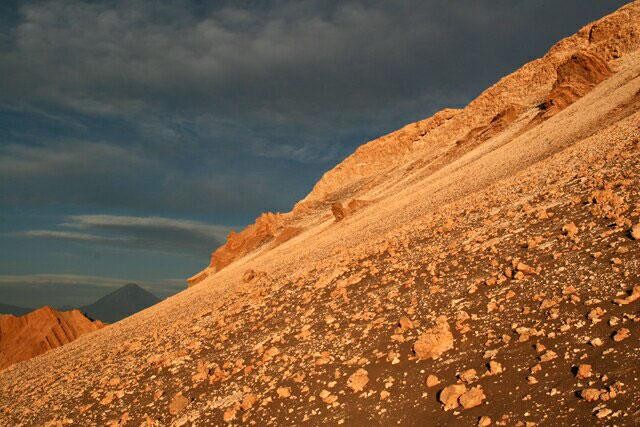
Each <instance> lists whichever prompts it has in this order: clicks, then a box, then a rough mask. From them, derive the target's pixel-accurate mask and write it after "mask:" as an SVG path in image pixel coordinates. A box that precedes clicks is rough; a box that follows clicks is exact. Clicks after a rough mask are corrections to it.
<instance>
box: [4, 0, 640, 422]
mask: <svg viewBox="0 0 640 427" xmlns="http://www.w3.org/2000/svg"><path fill="white" fill-rule="evenodd" d="M639 48H640V2H638V1H637V2H633V3H630V4H629V5H627V6H626V7H623V8H622V9H620V10H618V11H617V12H615V13H613V14H612V15H609V16H606V17H604V18H602V19H601V20H599V21H597V22H594V23H591V24H588V25H586V26H585V27H584V28H583V29H581V30H580V31H579V32H578V33H577V34H576V35H574V36H571V37H569V38H567V39H565V40H562V41H560V42H559V43H558V44H556V45H555V46H554V47H553V48H552V49H551V50H550V51H549V53H548V54H547V55H545V56H544V57H543V58H540V59H538V60H536V61H533V62H531V63H529V64H526V65H524V66H523V67H522V68H521V69H519V70H518V71H516V72H514V73H513V74H511V75H509V76H507V77H505V78H503V79H502V80H500V81H499V82H498V83H496V84H495V85H494V86H493V87H491V88H489V89H488V90H487V91H485V92H484V93H483V94H481V95H480V96H479V97H478V98H477V99H476V100H474V101H472V102H471V103H470V104H469V105H468V106H467V107H466V108H464V109H462V110H444V111H442V112H440V113H438V114H436V115H435V116H433V117H432V118H429V119H426V120H424V121H421V122H418V123H415V124H412V125H409V126H407V127H405V128H403V129H401V130H400V131H397V132H394V133H392V134H390V135H387V136H385V137H382V138H380V139H378V140H375V141H372V142H370V143H368V144H365V145H364V146H363V147H361V148H360V149H358V150H357V151H356V152H355V153H354V154H353V155H352V156H350V157H349V158H347V159H346V160H345V161H344V162H342V163H341V164H340V165H338V166H337V167H336V168H335V169H333V170H331V171H329V172H328V173H327V174H326V175H325V176H324V177H323V178H322V179H321V180H320V181H319V182H318V184H317V185H316V186H315V188H314V189H313V191H312V192H311V193H310V194H309V195H308V196H307V197H306V198H305V199H304V200H302V201H301V202H299V203H298V204H297V205H296V206H295V208H294V209H293V210H292V211H291V212H289V213H286V214H265V215H263V216H262V217H260V218H259V219H258V220H257V221H256V223H255V224H253V225H251V226H249V227H248V228H247V229H245V230H243V231H241V232H239V233H235V234H232V235H231V236H230V237H229V239H228V242H227V244H226V245H225V246H223V247H221V248H219V249H217V250H216V251H215V252H214V254H213V255H212V261H211V265H210V266H209V267H208V268H207V269H205V270H204V271H203V272H201V273H198V274H197V275H195V276H194V277H192V278H191V279H190V284H191V285H192V286H191V287H190V288H189V289H187V290H185V291H184V292H182V293H180V294H178V295H176V296H174V297H171V298H169V299H167V300H165V301H163V302H161V303H159V304H157V305H155V306H153V307H151V308H149V309H147V310H145V311H143V312H140V313H137V314H135V315H133V316H131V317H129V318H127V319H124V320H123V321H121V322H118V323H117V324H115V325H112V326H111V327H109V328H104V329H102V330H99V331H97V332H95V333H93V334H91V335H89V336H86V337H83V339H82V340H80V341H76V342H73V343H71V344H69V345H66V346H64V347H61V348H60V349H57V350H54V351H52V352H49V353H47V354H46V355H44V356H42V357H38V358H35V359H32V360H30V361H27V362H23V363H19V364H16V365H14V366H12V367H11V368H9V369H7V370H5V371H4V372H2V373H1V374H0V420H2V422H0V424H2V423H3V424H5V425H20V424H26V425H32V424H39V423H46V422H52V423H54V425H56V424H57V425H67V424H68V425H74V424H81V425H85V424H88V425H104V424H107V423H111V424H112V425H120V426H124V425H136V426H138V425H146V426H156V425H176V426H181V425H209V424H211V425H225V424H227V423H228V424H248V425H308V424H312V425H335V424H338V425H340V424H345V425H363V424H378V425H390V424H402V425H425V424H427V425H481V426H487V425H538V424H543V425H544V424H548V423H552V422H553V423H556V424H559V425H576V426H582V425H613V424H615V425H637V424H638V423H640V408H639V407H638V402H639V401H640V385H639V384H638V381H637V378H638V377H639V376H640V363H639V362H640V360H639V358H638V354H640V340H639V337H640V240H639V239H640V51H639ZM33 402H37V403H38V404H37V405H34V404H33Z"/></svg>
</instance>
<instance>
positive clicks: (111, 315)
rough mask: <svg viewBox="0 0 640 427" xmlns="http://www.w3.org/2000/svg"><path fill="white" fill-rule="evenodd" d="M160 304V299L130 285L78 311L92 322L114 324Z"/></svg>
mask: <svg viewBox="0 0 640 427" xmlns="http://www.w3.org/2000/svg"><path fill="white" fill-rule="evenodd" d="M159 302H160V298H158V297H156V296H155V295H153V294H152V293H151V292H149V291H146V290H144V289H142V288H141V287H140V286H138V285H136V284H135V283H130V284H128V285H125V286H123V287H121V288H120V289H117V290H115V291H113V292H111V293H110V294H109V295H105V296H104V297H102V298H100V299H99V300H98V301H96V302H94V303H93V304H91V305H86V306H84V307H80V308H79V310H80V311H82V312H83V313H85V314H86V315H87V316H89V317H90V318H91V319H94V320H101V321H103V322H106V323H114V322H117V321H118V320H122V319H124V318H125V317H129V316H131V315H132V314H134V313H137V312H138V311H140V310H144V309H145V308H147V307H151V306H152V305H154V304H157V303H159Z"/></svg>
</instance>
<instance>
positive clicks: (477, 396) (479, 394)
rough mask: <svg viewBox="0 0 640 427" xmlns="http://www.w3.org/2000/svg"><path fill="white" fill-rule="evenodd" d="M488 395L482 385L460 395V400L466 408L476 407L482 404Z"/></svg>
mask: <svg viewBox="0 0 640 427" xmlns="http://www.w3.org/2000/svg"><path fill="white" fill-rule="evenodd" d="M486 398H487V397H486V396H485V395H484V391H483V390H482V387H480V386H477V387H473V388H471V389H470V390H469V391H467V392H465V393H463V394H462V396H460V398H459V401H460V404H461V405H462V407H463V408H464V409H469V408H475V407H476V406H479V405H481V404H482V401H483V400H485V399H486Z"/></svg>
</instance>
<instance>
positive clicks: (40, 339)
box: [0, 307, 104, 370]
mask: <svg viewBox="0 0 640 427" xmlns="http://www.w3.org/2000/svg"><path fill="white" fill-rule="evenodd" d="M102 327H104V324H103V323H102V322H100V321H91V320H90V319H87V317H85V315H84V314H82V313H81V312H80V311H79V310H71V311H57V310H55V309H53V308H51V307H42V308H39V309H38V310H35V311H32V312H30V313H28V314H25V315H24V316H20V317H16V316H13V315H0V370H1V369H5V368H6V367H8V366H10V365H12V364H14V363H17V362H21V361H23V360H28V359H31V358H32V357H35V356H38V355H40V354H42V353H45V352H47V351H49V350H52V349H54V348H57V347H60V346H63V345H65V344H68V343H70V342H71V341H73V340H75V339H77V338H78V337H79V336H81V335H84V334H86V333H89V332H93V331H95V330H98V329H100V328H102Z"/></svg>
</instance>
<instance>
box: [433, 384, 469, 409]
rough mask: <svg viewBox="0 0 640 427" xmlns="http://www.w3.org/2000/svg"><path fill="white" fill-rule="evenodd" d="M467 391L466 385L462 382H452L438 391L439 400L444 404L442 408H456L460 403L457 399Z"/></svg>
mask: <svg viewBox="0 0 640 427" xmlns="http://www.w3.org/2000/svg"><path fill="white" fill-rule="evenodd" d="M466 391H467V386H465V385H464V384H452V385H449V386H447V387H445V388H444V389H443V390H442V391H441V392H440V396H439V399H440V402H441V403H442V404H443V405H444V410H445V411H448V410H450V409H455V408H457V407H458V406H459V405H460V404H459V403H458V399H459V398H460V396H462V395H463V394H464V393H465V392H466Z"/></svg>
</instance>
